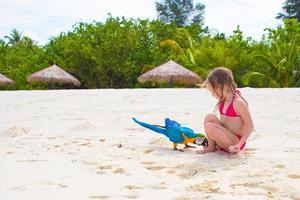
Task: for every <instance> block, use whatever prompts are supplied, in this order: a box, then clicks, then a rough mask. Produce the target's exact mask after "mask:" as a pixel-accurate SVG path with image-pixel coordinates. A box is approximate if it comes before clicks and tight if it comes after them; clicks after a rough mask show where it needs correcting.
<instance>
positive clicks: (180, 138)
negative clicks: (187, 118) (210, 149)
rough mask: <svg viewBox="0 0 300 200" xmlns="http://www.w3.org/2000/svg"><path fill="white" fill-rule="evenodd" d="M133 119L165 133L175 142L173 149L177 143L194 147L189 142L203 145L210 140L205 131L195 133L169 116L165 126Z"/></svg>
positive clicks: (175, 148) (144, 125) (146, 126)
mask: <svg viewBox="0 0 300 200" xmlns="http://www.w3.org/2000/svg"><path fill="white" fill-rule="evenodd" d="M132 120H133V121H134V122H135V123H137V124H139V125H141V126H143V127H145V128H148V129H150V130H152V131H155V132H157V133H160V134H163V135H165V136H166V137H167V138H169V140H170V141H171V142H173V149H174V150H178V149H177V144H184V145H185V147H186V148H188V147H193V146H190V145H188V143H193V144H197V145H201V146H207V144H208V141H207V139H206V137H205V135H204V134H203V133H194V131H193V130H192V129H190V128H187V127H181V125H180V124H179V123H178V122H176V121H174V120H171V119H169V118H165V126H160V125H152V124H148V123H144V122H141V121H138V120H137V119H135V118H132Z"/></svg>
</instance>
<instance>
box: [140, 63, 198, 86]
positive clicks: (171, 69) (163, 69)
mask: <svg viewBox="0 0 300 200" xmlns="http://www.w3.org/2000/svg"><path fill="white" fill-rule="evenodd" d="M138 80H139V81H140V82H146V81H152V82H167V83H174V82H177V83H184V84H188V85H194V84H197V83H200V82H202V79H201V78H200V76H198V75H197V74H196V73H194V72H192V71H190V70H188V69H186V68H184V67H183V66H181V65H179V64H178V63H176V62H174V61H172V60H170V61H168V62H166V63H165V64H162V65H159V66H157V67H155V68H154V69H152V70H149V71H148V72H146V73H144V74H142V75H141V76H140V77H139V78H138Z"/></svg>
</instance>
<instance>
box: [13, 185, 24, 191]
mask: <svg viewBox="0 0 300 200" xmlns="http://www.w3.org/2000/svg"><path fill="white" fill-rule="evenodd" d="M27 189H28V188H27V187H25V186H17V187H13V188H10V190H15V191H25V190H27Z"/></svg>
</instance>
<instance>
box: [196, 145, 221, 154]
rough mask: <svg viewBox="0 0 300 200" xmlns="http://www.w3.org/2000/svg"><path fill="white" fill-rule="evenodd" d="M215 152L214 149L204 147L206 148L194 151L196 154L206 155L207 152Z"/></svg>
mask: <svg viewBox="0 0 300 200" xmlns="http://www.w3.org/2000/svg"><path fill="white" fill-rule="evenodd" d="M214 151H216V147H209V146H208V147H206V148H203V149H201V150H198V151H196V153H198V154H206V153H209V152H214Z"/></svg>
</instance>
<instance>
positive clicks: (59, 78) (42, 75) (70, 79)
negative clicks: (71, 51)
mask: <svg viewBox="0 0 300 200" xmlns="http://www.w3.org/2000/svg"><path fill="white" fill-rule="evenodd" d="M27 81H28V82H30V83H31V82H42V83H51V84H54V83H60V84H73V85H75V86H80V81H79V80H77V79H76V78H75V77H74V76H72V75H71V74H69V73H67V72H66V71H64V70H63V69H61V68H60V67H58V66H56V65H55V64H54V65H52V66H50V67H47V68H46V69H43V70H41V71H38V72H35V73H33V74H31V75H30V76H28V77H27Z"/></svg>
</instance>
